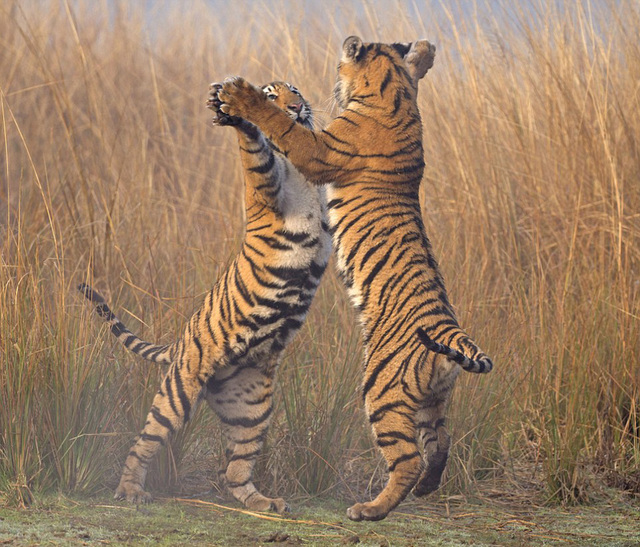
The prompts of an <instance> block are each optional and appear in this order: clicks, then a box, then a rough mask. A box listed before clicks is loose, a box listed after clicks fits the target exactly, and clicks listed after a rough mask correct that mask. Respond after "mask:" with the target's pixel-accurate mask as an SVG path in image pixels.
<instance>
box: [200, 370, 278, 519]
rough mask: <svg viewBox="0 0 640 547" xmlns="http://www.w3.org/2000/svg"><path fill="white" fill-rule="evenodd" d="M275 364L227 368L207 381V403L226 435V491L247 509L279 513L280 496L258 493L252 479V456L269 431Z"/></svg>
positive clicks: (256, 453) (253, 457)
mask: <svg viewBox="0 0 640 547" xmlns="http://www.w3.org/2000/svg"><path fill="white" fill-rule="evenodd" d="M274 371H275V366H273V367H268V369H266V370H261V369H258V368H256V367H242V368H239V367H233V368H231V367H229V368H228V369H224V370H220V371H219V373H218V374H216V375H215V376H214V377H213V378H212V380H211V381H210V382H209V383H208V384H207V388H208V392H207V396H206V397H207V402H208V403H209V405H210V406H211V408H212V409H213V410H214V411H215V412H216V414H217V415H218V416H219V417H220V420H221V421H222V428H223V431H224V434H225V436H226V438H227V441H228V442H227V450H226V453H227V465H226V470H225V472H224V479H225V483H226V486H227V488H228V489H229V492H230V493H231V494H232V495H233V497H234V498H236V499H237V500H238V501H239V502H241V503H242V504H244V505H245V506H246V507H247V508H248V509H252V510H255V511H275V512H277V513H283V512H285V511H288V509H289V507H288V505H287V504H286V502H285V501H284V500H283V499H282V498H268V497H266V496H264V495H262V494H261V493H260V492H259V491H258V490H257V488H256V487H255V485H254V484H253V481H252V475H253V468H254V466H255V463H256V458H257V457H258V454H259V453H260V450H261V449H262V445H263V444H264V440H265V438H266V436H267V431H268V430H269V422H270V420H271V412H272V410H273V403H272V397H273V376H274Z"/></svg>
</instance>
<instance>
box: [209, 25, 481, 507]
mask: <svg viewBox="0 0 640 547" xmlns="http://www.w3.org/2000/svg"><path fill="white" fill-rule="evenodd" d="M434 56H435V48H434V47H433V46H432V45H431V44H429V42H427V41H426V40H421V41H416V42H414V43H408V44H401V43H395V44H381V43H364V42H363V41H362V40H361V39H360V38H358V37H355V36H352V37H349V38H347V40H345V42H344V44H343V49H342V58H341V61H340V63H339V64H338V77H337V83H336V87H335V95H336V99H337V102H338V104H339V106H340V107H341V108H342V111H341V113H340V114H339V115H338V116H337V117H336V118H335V119H334V120H333V121H332V122H331V123H330V124H329V125H328V127H326V129H324V130H323V131H313V130H311V129H308V128H305V127H302V126H300V125H299V124H295V123H293V122H292V121H291V120H290V119H289V118H288V117H287V116H285V115H284V114H283V113H282V112H279V111H277V109H276V108H275V107H274V105H272V104H270V103H269V101H268V100H266V98H265V97H264V95H263V93H262V92H261V90H260V89H259V88H256V87H255V86H253V85H251V84H250V83H249V82H247V81H246V80H244V79H242V78H238V77H236V78H230V79H227V80H225V81H224V83H223V84H221V90H220V92H219V98H220V100H221V101H222V103H223V104H222V105H221V106H220V109H221V110H222V111H223V112H225V113H227V114H229V115H231V116H241V117H242V118H244V119H246V120H248V121H250V122H252V123H254V124H255V125H256V126H257V127H259V128H260V130H261V131H263V132H264V134H265V135H266V136H267V137H268V138H269V139H270V140H271V141H272V142H273V143H274V144H275V145H276V146H277V147H278V148H279V149H280V150H282V151H283V153H284V154H285V155H286V156H287V158H288V159H289V160H290V161H291V163H292V164H293V165H295V166H296V167H297V168H298V169H299V170H300V172H301V173H303V174H304V175H305V176H306V177H307V179H308V180H310V181H311V182H313V183H314V184H318V185H323V184H326V183H332V185H331V186H329V187H327V198H328V209H329V225H330V229H331V231H332V234H333V243H334V247H335V249H336V261H337V266H338V269H339V270H340V272H341V274H342V277H343V279H344V282H345V284H346V286H347V289H348V292H349V295H350V298H351V300H352V302H353V304H354V306H355V308H356V309H357V310H358V312H359V316H360V321H361V323H362V330H363V337H364V342H365V368H364V379H363V386H362V394H363V398H364V403H365V409H366V412H367V416H368V419H369V422H370V424H371V427H372V429H373V433H374V436H375V441H376V444H377V446H378V448H379V449H380V450H381V452H382V454H383V455H384V457H385V459H386V462H387V465H388V472H389V477H388V481H387V484H386V486H385V487H384V489H383V490H382V491H381V492H380V494H379V495H378V496H377V497H376V498H375V499H374V500H372V501H369V502H365V503H356V504H355V505H353V506H352V507H350V508H349V509H348V511H347V515H348V516H349V518H351V519H353V520H363V519H364V520H380V519H383V518H384V517H385V516H386V515H387V514H388V513H389V512H390V511H391V510H392V509H394V508H395V507H396V506H397V505H398V504H399V503H400V502H401V501H402V500H403V499H404V498H405V497H406V496H407V494H408V493H409V492H410V491H411V490H412V489H413V491H414V493H415V494H416V495H418V496H421V495H425V494H428V493H430V492H433V491H434V490H435V489H437V488H438V486H439V485H440V480H441V476H442V473H443V471H444V468H445V466H446V462H447V459H448V455H449V446H450V436H449V434H448V432H447V430H446V428H445V410H446V407H447V404H448V401H449V399H450V396H451V392H452V390H453V387H454V384H455V380H456V377H457V375H458V373H459V371H460V368H461V367H462V368H463V369H465V370H467V371H471V372H489V371H490V370H491V368H492V366H493V365H492V362H491V360H490V359H489V358H488V357H487V356H486V355H485V354H484V353H483V352H482V351H481V350H480V349H479V348H478V347H477V345H476V344H475V343H474V342H473V341H472V340H471V338H470V337H469V336H468V335H467V334H466V333H465V332H464V331H463V330H462V329H461V328H460V326H459V323H458V320H457V318H456V315H455V312H454V310H453V307H452V306H451V304H450V303H449V299H448V297H447V293H446V290H445V285H444V281H443V278H442V276H441V274H440V270H439V267H438V263H437V261H436V259H435V257H434V253H433V250H432V247H431V244H430V242H429V239H428V238H427V235H426V232H425V227H424V223H423V220H422V214H421V207H420V203H419V197H418V191H419V187H420V183H421V180H422V175H423V172H424V158H423V144H422V143H423V141H422V132H423V129H422V122H421V119H420V113H419V110H418V106H417V92H418V81H419V80H420V79H421V78H422V77H423V76H424V75H425V74H426V73H427V71H428V70H429V69H430V68H431V67H432V65H433V61H434ZM458 365H460V366H458Z"/></svg>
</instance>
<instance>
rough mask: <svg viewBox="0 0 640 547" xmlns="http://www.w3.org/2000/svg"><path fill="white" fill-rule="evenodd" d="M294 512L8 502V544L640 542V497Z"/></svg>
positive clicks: (95, 500) (105, 501)
mask: <svg viewBox="0 0 640 547" xmlns="http://www.w3.org/2000/svg"><path fill="white" fill-rule="evenodd" d="M292 506H293V510H292V512H291V513H288V514H286V515H284V516H279V515H274V514H264V513H261V514H258V513H252V512H249V511H245V510H243V509H242V508H241V507H240V506H239V505H236V504H233V503H230V502H229V501H228V500H221V499H219V498H217V497H215V496H212V495H208V496H203V497H201V498H200V499H182V498H160V499H158V500H156V502H155V503H154V504H152V505H148V506H144V507H143V506H140V507H135V506H131V505H128V504H125V503H120V502H118V503H116V502H114V501H113V500H112V499H111V497H110V496H109V495H107V494H105V495H104V496H99V497H92V498H69V497H63V496H59V497H51V498H48V499H45V500H43V501H40V502H38V503H37V504H36V505H35V506H32V507H30V508H28V509H22V510H19V509H10V508H2V509H0V545H11V546H18V545H145V544H146V545H149V544H153V545H194V544H195V545H233V546H243V545H271V544H277V543H280V544H282V545H349V544H352V545H355V544H359V545H363V546H364V545H371V546H396V545H398V546H422V545H442V546H453V545H513V546H516V545H518V546H520V545H602V546H605V545H606V546H617V545H619V546H631V545H636V546H637V545H640V502H639V500H638V499H637V498H636V499H635V500H634V499H633V498H628V497H625V498H623V497H619V498H616V501H613V502H612V501H611V500H609V501H608V502H606V503H604V502H603V503H600V504H595V505H589V506H582V507H573V508H558V507H539V506H534V505H529V506H528V505H526V504H523V503H522V502H520V503H518V504H514V503H511V502H507V501H505V500H504V499H486V498H485V499H482V500H474V499H468V498H467V499H460V498H449V499H441V500H438V501H433V500H429V501H422V500H415V499H414V500H410V501H407V502H405V503H403V504H402V505H401V506H400V507H399V508H398V509H397V510H396V511H394V512H393V513H392V514H391V515H390V516H389V517H388V518H387V519H385V520H384V521H381V522H373V523H369V522H351V521H349V520H348V519H347V518H346V516H345V510H346V508H347V504H346V503H337V502H335V501H332V500H318V499H313V500H303V501H299V502H295V501H294V502H293V503H292Z"/></svg>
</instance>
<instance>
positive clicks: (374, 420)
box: [347, 387, 423, 520]
mask: <svg viewBox="0 0 640 547" xmlns="http://www.w3.org/2000/svg"><path fill="white" fill-rule="evenodd" d="M393 392H394V393H389V392H387V393H386V394H385V395H386V396H385V397H384V398H382V399H380V398H378V397H376V396H375V395H374V394H372V393H369V394H368V395H367V396H366V398H365V405H366V409H367V414H368V416H369V422H370V423H371V426H372V428H373V432H374V435H375V438H376V444H377V445H378V448H379V449H380V451H381V452H382V455H383V456H384V458H385V460H386V461H387V466H388V469H389V479H388V482H387V484H386V486H385V487H384V489H383V490H382V492H380V494H379V495H378V496H377V497H376V499H374V500H373V501H370V502H366V503H356V504H355V505H353V506H352V507H350V508H349V509H347V516H348V517H349V518H350V519H351V520H381V519H383V518H385V517H386V516H387V514H388V513H389V512H390V511H391V510H393V509H394V508H395V507H396V506H397V505H398V504H399V503H400V502H401V501H402V500H404V498H405V497H406V496H407V494H408V493H409V492H410V491H411V489H412V488H413V487H414V485H415V484H416V482H417V481H418V477H419V476H420V474H421V473H422V471H423V464H422V458H421V457H420V451H419V449H418V444H417V442H416V430H415V413H416V410H417V409H416V408H414V407H413V406H412V404H411V403H410V402H409V401H408V400H407V396H406V395H405V394H404V393H403V392H402V388H401V387H397V388H395V389H394V390H393ZM376 395H377V394H376Z"/></svg>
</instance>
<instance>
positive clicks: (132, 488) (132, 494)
mask: <svg viewBox="0 0 640 547" xmlns="http://www.w3.org/2000/svg"><path fill="white" fill-rule="evenodd" d="M113 497H114V498H115V499H117V500H127V501H128V502H130V503H135V504H136V505H141V504H145V503H151V502H152V501H153V496H152V495H151V494H149V492H145V491H144V490H143V489H142V487H141V486H139V485H137V484H136V485H133V484H130V483H129V484H124V485H123V484H120V485H119V486H118V488H117V489H116V493H115V495H114V496H113Z"/></svg>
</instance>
